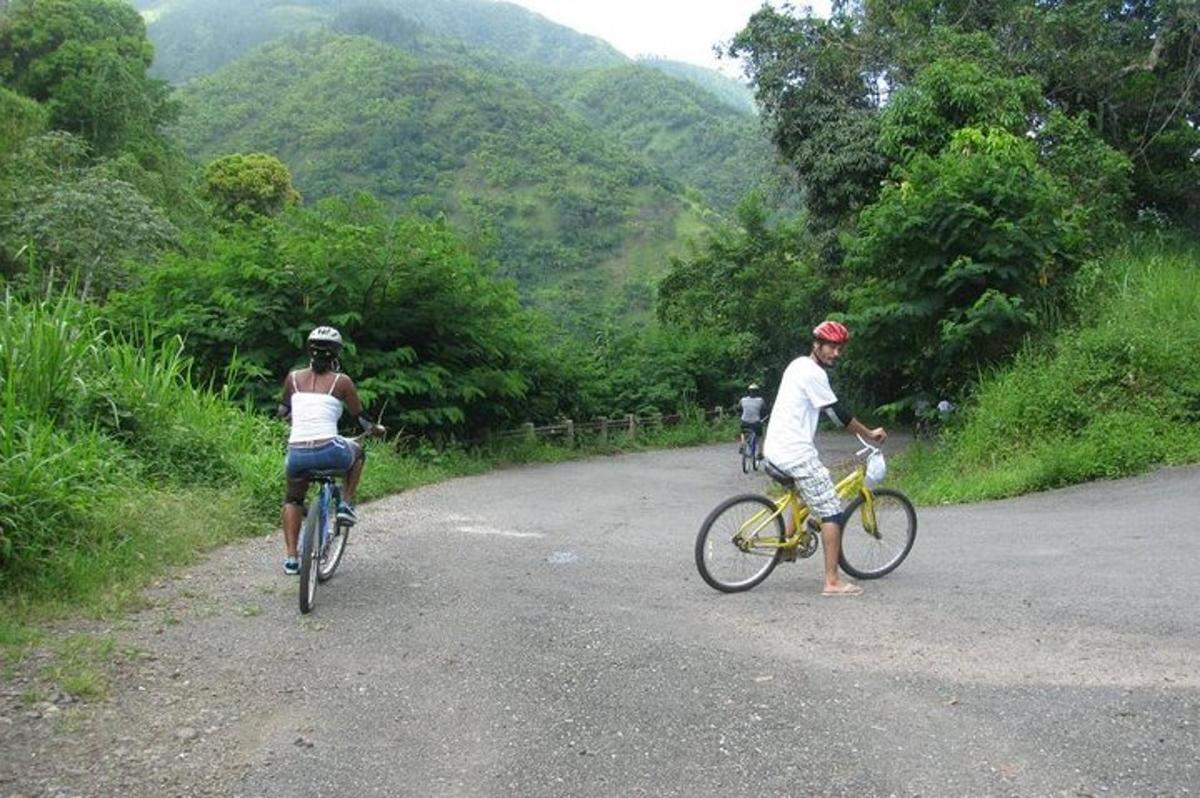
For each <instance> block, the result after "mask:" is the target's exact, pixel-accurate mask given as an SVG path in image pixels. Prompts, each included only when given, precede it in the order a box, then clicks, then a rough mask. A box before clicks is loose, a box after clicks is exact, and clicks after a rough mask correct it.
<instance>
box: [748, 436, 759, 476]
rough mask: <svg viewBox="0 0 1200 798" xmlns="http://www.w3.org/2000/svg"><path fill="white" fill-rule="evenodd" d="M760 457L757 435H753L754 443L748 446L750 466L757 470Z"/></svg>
mask: <svg viewBox="0 0 1200 798" xmlns="http://www.w3.org/2000/svg"><path fill="white" fill-rule="evenodd" d="M761 459H762V458H761V457H760V456H759V454H758V435H757V433H756V434H755V435H754V443H753V444H752V445H751V446H750V466H751V467H752V468H753V469H754V470H755V471H757V470H758V461H759V460H761Z"/></svg>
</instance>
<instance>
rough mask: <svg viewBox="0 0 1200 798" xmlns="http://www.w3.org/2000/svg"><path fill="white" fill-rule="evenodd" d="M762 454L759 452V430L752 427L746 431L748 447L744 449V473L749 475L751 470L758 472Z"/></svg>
mask: <svg viewBox="0 0 1200 798" xmlns="http://www.w3.org/2000/svg"><path fill="white" fill-rule="evenodd" d="M761 459H762V453H761V452H759V450H758V430H757V429H756V428H755V427H750V428H749V429H747V430H746V445H745V446H743V447H742V473H743V474H749V473H750V469H754V470H755V471H757V470H758V461H759V460H761Z"/></svg>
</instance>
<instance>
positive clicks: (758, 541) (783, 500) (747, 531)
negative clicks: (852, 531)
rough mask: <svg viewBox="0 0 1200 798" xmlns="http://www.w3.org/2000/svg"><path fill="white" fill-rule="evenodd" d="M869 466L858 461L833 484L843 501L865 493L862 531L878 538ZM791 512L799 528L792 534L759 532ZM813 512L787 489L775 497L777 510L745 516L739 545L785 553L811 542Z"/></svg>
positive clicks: (750, 548)
mask: <svg viewBox="0 0 1200 798" xmlns="http://www.w3.org/2000/svg"><path fill="white" fill-rule="evenodd" d="M866 473H867V471H866V466H865V465H862V464H859V465H857V466H855V468H854V470H853V471H851V472H850V473H849V474H848V475H846V477H844V478H843V479H842V480H841V481H840V482H838V483H837V485H836V486H834V491H835V492H836V493H837V495H838V496H839V497H841V499H842V500H843V501H846V502H848V501H850V500H851V499H852V498H854V497H855V496H862V499H863V505H862V512H861V514H860V520H861V522H862V525H863V531H865V532H866V533H867V534H868V535H870V536H871V537H873V538H878V537H879V525H878V524H877V523H876V520H875V494H874V493H872V492H871V489H870V488H869V487H867V482H866ZM789 508H790V509H791V511H792V521H793V526H792V528H793V529H794V530H796V534H794V535H792V537H790V538H787V539H783V538H780V537H778V536H776V535H760V534H759V533H760V532H762V531H763V530H765V529H767V528H768V527H769V526H771V525H773V524H774V523H775V519H776V518H778V517H779V516H781V515H783V513H785V512H787V510H788V509H789ZM811 514H812V511H811V510H810V509H809V508H808V505H806V504H805V503H804V500H803V499H801V498H800V497H799V496H797V495H796V491H795V489H794V488H787V489H785V490H784V493H783V495H782V496H781V497H779V498H778V499H776V500H775V509H774V511H770V510H765V509H764V510H760V511H759V512H757V513H755V514H754V515H752V516H750V517H749V518H748V519H746V521H745V523H743V524H742V526H741V528H740V529H738V533H737V545H738V547H739V548H741V549H742V551H752V550H754V549H769V550H774V549H779V550H782V551H784V552H787V551H793V550H795V549H797V548H799V547H800V546H806V545H808V539H809V535H811V534H812V531H811V530H810V529H809V527H808V524H807V523H805V522H806V521H807V520H808V517H809V516H810V515H811Z"/></svg>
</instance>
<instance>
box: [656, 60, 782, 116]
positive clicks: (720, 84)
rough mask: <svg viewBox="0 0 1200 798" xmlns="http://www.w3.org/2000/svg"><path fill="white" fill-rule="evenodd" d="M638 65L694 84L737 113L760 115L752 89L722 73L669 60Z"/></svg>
mask: <svg viewBox="0 0 1200 798" xmlns="http://www.w3.org/2000/svg"><path fill="white" fill-rule="evenodd" d="M638 63H639V64H641V65H643V66H648V67H650V68H651V69H657V70H658V71H659V72H663V73H665V74H667V75H670V76H671V77H673V78H679V79H680V80H686V81H687V82H689V83H694V84H696V85H697V86H699V87H700V88H702V89H704V90H705V91H707V92H708V93H709V94H711V95H713V96H714V97H716V98H718V99H719V100H721V102H723V103H725V104H726V105H728V106H729V107H730V108H732V109H733V110H735V111H741V112H742V113H744V114H755V113H758V106H756V105H755V104H754V92H752V91H751V90H750V87H749V86H747V85H745V84H744V83H738V82H737V81H736V80H734V79H733V78H730V77H726V76H725V75H722V74H721V73H720V72H715V71H713V70H711V69H705V68H704V67H700V66H696V65H695V64H685V63H683V62H682V61H671V60H670V59H667V58H639V59H638Z"/></svg>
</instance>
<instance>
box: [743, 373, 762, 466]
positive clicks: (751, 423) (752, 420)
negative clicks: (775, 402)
mask: <svg viewBox="0 0 1200 798" xmlns="http://www.w3.org/2000/svg"><path fill="white" fill-rule="evenodd" d="M737 406H738V410H739V411H740V412H741V414H742V432H741V436H740V442H739V444H738V453H739V454H742V453H744V452H745V451H746V433H747V432H749V431H751V430H753V431H754V434H755V435H757V436H758V439H759V440H760V441H761V440H762V431H763V422H764V421H766V419H767V413H766V410H767V403H766V400H764V399H763V398H762V396H760V395H759V388H758V383H756V382H752V383H750V385H749V386H748V387H747V388H746V395H745V396H743V397H742V398H741V399H738V403H737ZM759 446H760V451H758V452H756V454H757V456H758V458H759V459H760V460H761V459H762V451H761V446H762V444H761V443H760V444H759Z"/></svg>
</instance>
